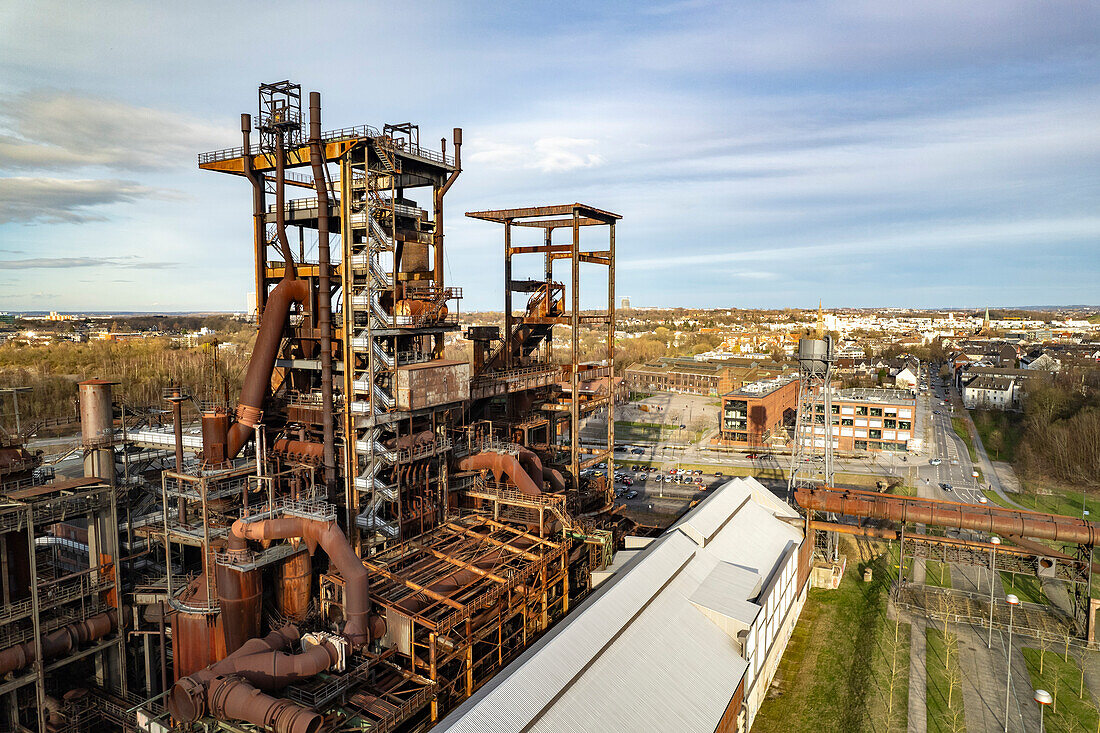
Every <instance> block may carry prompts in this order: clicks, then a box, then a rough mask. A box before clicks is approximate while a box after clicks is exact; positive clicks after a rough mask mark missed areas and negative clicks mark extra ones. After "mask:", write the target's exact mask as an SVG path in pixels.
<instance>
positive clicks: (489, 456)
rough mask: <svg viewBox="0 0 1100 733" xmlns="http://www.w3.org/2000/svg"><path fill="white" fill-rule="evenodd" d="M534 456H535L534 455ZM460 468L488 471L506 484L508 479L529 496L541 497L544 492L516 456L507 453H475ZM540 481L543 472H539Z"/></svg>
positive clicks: (462, 460) (461, 463)
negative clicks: (505, 481)
mask: <svg viewBox="0 0 1100 733" xmlns="http://www.w3.org/2000/svg"><path fill="white" fill-rule="evenodd" d="M532 455H534V454H532ZM458 467H459V468H460V469H462V470H463V471H481V470H488V471H492V472H493V476H494V478H496V480H497V481H500V482H502V483H503V482H504V480H505V479H506V478H507V479H509V480H510V481H511V482H512V483H513V484H515V485H516V488H518V489H519V490H520V491H522V492H523V493H525V494H527V495H528V496H539V495H540V494H542V490H541V489H539V487H538V484H536V483H535V481H534V480H533V479H532V478H531V476H530V475H529V474H528V473H527V471H525V470H524V468H523V466H522V465H521V464H520V462H519V459H518V458H517V457H516V456H513V455H509V454H507V453H475V454H474V455H472V456H466V457H465V458H463V459H461V460H460V461H459V462H458ZM539 479H540V481H541V479H542V471H541V470H540V471H539Z"/></svg>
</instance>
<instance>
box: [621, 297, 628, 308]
mask: <svg viewBox="0 0 1100 733" xmlns="http://www.w3.org/2000/svg"><path fill="white" fill-rule="evenodd" d="M621 307H622V308H629V307H630V298H623V300H622V305H621Z"/></svg>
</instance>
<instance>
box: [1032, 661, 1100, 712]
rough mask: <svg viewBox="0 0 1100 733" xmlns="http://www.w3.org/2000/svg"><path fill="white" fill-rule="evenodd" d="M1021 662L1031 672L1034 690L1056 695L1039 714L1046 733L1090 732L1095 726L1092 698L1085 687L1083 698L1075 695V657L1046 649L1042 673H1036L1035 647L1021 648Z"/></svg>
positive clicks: (1077, 683)
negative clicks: (1022, 650) (1052, 702)
mask: <svg viewBox="0 0 1100 733" xmlns="http://www.w3.org/2000/svg"><path fill="white" fill-rule="evenodd" d="M1024 661H1025V662H1026V663H1027V671H1028V673H1029V674H1030V675H1031V686H1032V688H1033V689H1036V690H1040V689H1041V690H1046V691H1047V692H1049V693H1050V694H1051V695H1055V693H1056V692H1057V697H1056V700H1055V703H1056V704H1054V705H1050V706H1048V707H1047V709H1046V711H1045V712H1044V713H1043V730H1045V731H1047V733H1061V732H1062V731H1065V732H1066V733H1070V732H1071V731H1078V732H1079V733H1084V731H1094V730H1096V729H1097V722H1098V721H1097V715H1096V708H1095V707H1094V706H1095V704H1096V700H1095V698H1094V697H1093V696H1092V693H1090V692H1089V689H1088V686H1087V685H1086V686H1085V689H1084V693H1085V696H1084V698H1080V697H1078V696H1077V691H1078V690H1080V689H1081V667H1080V665H1079V664H1078V663H1077V659H1076V658H1075V657H1074V656H1073V655H1072V654H1070V655H1069V661H1066V660H1065V659H1064V658H1063V657H1062V655H1061V654H1060V653H1058V652H1057V651H1047V653H1046V654H1045V655H1043V673H1042V674H1039V650H1038V649H1031V648H1025V649H1024Z"/></svg>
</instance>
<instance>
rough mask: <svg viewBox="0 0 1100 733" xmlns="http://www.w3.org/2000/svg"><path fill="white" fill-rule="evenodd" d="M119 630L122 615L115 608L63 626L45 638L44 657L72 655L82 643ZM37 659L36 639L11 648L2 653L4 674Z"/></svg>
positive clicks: (0, 656)
mask: <svg viewBox="0 0 1100 733" xmlns="http://www.w3.org/2000/svg"><path fill="white" fill-rule="evenodd" d="M117 628H118V612H117V611H115V609H113V608H112V609H111V610H109V611H105V612H103V613H100V614H97V615H95V616H92V617H91V618H88V619H85V620H84V621H77V622H75V623H71V624H68V625H67V626H62V627H61V628H60V629H58V630H57V631H52V632H50V633H49V634H46V635H44V636H43V637H42V658H43V660H45V659H52V658H54V657H60V656H61V655H63V654H68V653H69V652H70V651H72V650H73V649H76V648H77V647H79V646H80V645H81V644H87V643H88V642H89V641H95V640H97V639H102V638H103V637H104V636H106V635H107V634H109V633H111V632H112V631H114V630H115V629H117ZM36 658H37V653H36V651H35V644H34V640H33V639H32V640H31V641H25V642H23V643H22V644H16V645H14V646H9V647H8V648H7V649H4V650H2V651H0V675H2V674H7V673H8V672H14V671H16V670H18V669H23V668H24V667H26V666H27V665H29V664H31V663H33V662H34V661H35V659H36Z"/></svg>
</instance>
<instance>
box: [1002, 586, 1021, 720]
mask: <svg viewBox="0 0 1100 733" xmlns="http://www.w3.org/2000/svg"><path fill="white" fill-rule="evenodd" d="M1005 601H1007V602H1008V649H1006V650H1005V652H1006V654H1005V656H1006V657H1007V658H1008V679H1007V681H1006V682H1005V733H1008V698H1009V694H1010V693H1011V692H1012V612H1013V610H1015V608H1016V606H1018V605H1020V599H1019V598H1017V597H1016V596H1014V595H1013V594H1011V593H1009V594H1008V597H1006V598H1005Z"/></svg>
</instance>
